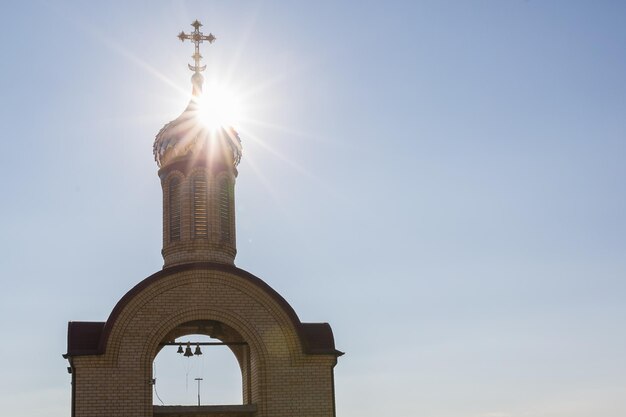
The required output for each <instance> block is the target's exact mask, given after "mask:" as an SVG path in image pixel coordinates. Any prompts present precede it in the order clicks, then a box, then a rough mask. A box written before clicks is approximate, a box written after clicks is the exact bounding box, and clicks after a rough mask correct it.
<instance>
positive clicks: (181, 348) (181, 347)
mask: <svg viewBox="0 0 626 417" xmlns="http://www.w3.org/2000/svg"><path fill="white" fill-rule="evenodd" d="M176 353H183V345H181V344H180V343H179V344H178V350H177V351H176Z"/></svg>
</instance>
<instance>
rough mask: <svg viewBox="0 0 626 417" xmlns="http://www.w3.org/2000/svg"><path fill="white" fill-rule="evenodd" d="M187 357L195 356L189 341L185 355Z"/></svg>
mask: <svg viewBox="0 0 626 417" xmlns="http://www.w3.org/2000/svg"><path fill="white" fill-rule="evenodd" d="M184 356H185V357H186V358H188V357H190V356H193V353H191V346H189V342H187V347H186V348H185V355H184Z"/></svg>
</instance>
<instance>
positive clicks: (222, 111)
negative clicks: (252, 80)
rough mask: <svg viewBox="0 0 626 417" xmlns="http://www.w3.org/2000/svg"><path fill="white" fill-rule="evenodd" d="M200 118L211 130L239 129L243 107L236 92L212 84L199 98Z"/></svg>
mask: <svg viewBox="0 0 626 417" xmlns="http://www.w3.org/2000/svg"><path fill="white" fill-rule="evenodd" d="M198 118H199V119H200V122H201V123H202V124H203V125H204V126H205V127H206V128H208V129H210V130H218V129H220V128H223V127H224V128H225V127H233V128H235V129H236V128H237V127H238V126H239V124H240V123H241V121H242V118H243V106H242V104H241V100H240V99H239V95H238V94H237V93H236V91H235V90H234V89H233V88H232V87H229V86H227V85H225V84H220V83H219V82H217V81H215V82H211V83H208V84H207V85H205V86H204V88H203V93H202V95H201V96H200V97H199V98H198Z"/></svg>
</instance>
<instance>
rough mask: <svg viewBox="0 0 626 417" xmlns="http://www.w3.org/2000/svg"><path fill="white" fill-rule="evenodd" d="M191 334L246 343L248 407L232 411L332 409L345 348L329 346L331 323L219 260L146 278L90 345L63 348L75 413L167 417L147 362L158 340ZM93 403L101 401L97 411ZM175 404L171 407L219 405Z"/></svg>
mask: <svg viewBox="0 0 626 417" xmlns="http://www.w3.org/2000/svg"><path fill="white" fill-rule="evenodd" d="M217 325H219V326H218V327H221V329H217V328H216V326H217ZM73 327H76V328H75V329H74V330H72V329H73ZM82 327H83V326H80V325H78V324H77V325H76V326H72V325H71V326H70V339H74V340H78V339H79V334H80V329H81V328H82ZM196 332H197V333H199V334H208V335H211V336H213V335H215V336H218V337H220V338H222V339H223V340H225V341H236V342H244V343H245V345H243V344H242V345H233V348H232V350H233V353H234V354H235V356H236V358H237V360H238V361H239V363H240V369H241V370H242V375H243V376H244V377H243V378H242V381H245V382H244V383H243V387H242V392H243V393H244V394H243V398H244V404H243V406H246V407H247V408H244V409H241V410H230V411H229V412H245V413H248V414H241V415H254V416H259V417H266V416H272V417H275V416H276V417H279V416H280V417H292V416H309V415H310V416H313V415H315V416H327V417H332V416H333V415H334V404H333V397H334V392H333V390H334V388H333V378H332V368H333V367H334V365H335V364H336V358H337V356H338V355H340V354H341V352H338V351H337V350H335V349H334V344H333V341H332V333H331V332H330V327H329V326H328V325H327V324H303V323H301V322H300V321H299V319H298V317H297V316H296V315H295V312H294V311H293V309H292V308H291V307H290V306H289V304H287V303H286V301H285V300H284V299H283V298H282V297H280V295H278V294H277V293H276V292H275V291H273V290H272V289H271V288H270V287H269V286H267V284H265V283H264V282H263V281H261V280H260V279H258V278H256V277H254V276H253V275H251V274H249V273H247V272H245V271H242V270H240V269H238V268H235V267H232V266H225V265H217V264H186V265H184V266H179V267H172V268H168V269H165V270H163V271H161V272H159V273H157V274H154V275H153V276H151V277H149V278H147V279H146V280H144V281H143V282H142V283H140V284H138V285H137V286H136V287H135V288H133V289H132V290H131V291H129V293H127V294H126V295H125V296H124V297H123V298H122V299H121V300H120V302H119V303H118V305H117V306H116V307H115V308H114V310H113V312H112V313H111V316H110V317H109V320H108V321H107V322H106V324H104V325H102V326H101V327H100V330H99V334H98V335H97V343H94V344H93V349H92V350H89V351H84V350H83V351H82V352H80V351H77V350H74V349H72V348H70V349H69V350H70V351H69V352H68V353H70V354H69V355H68V356H70V360H71V363H72V366H73V368H74V369H75V372H74V378H75V389H76V390H77V391H76V395H75V396H74V401H75V407H76V414H75V415H78V416H82V415H85V416H86V415H89V416H102V417H104V416H106V417H112V416H120V417H122V416H124V417H126V416H129V415H133V416H145V417H150V416H153V415H157V414H158V415H163V414H159V413H160V412H161V411H163V410H157V411H155V409H154V407H153V405H152V386H151V380H152V377H153V376H152V362H153V360H154V358H155V356H156V355H157V353H158V352H159V350H160V349H161V348H162V344H163V343H167V342H168V341H169V340H171V339H172V338H175V337H176V336H177V335H182V334H186V333H196ZM212 333H213V334H212ZM71 345H72V341H71V340H70V346H71ZM94 402H99V404H100V405H99V406H98V408H97V411H95V412H94ZM174 411H175V412H174ZM174 411H172V413H173V414H170V415H183V414H186V415H195V416H200V415H220V413H222V414H223V413H224V412H225V411H224V410H223V409H211V410H209V409H202V410H193V409H191V408H187V409H186V410H174ZM198 413H200V414H198ZM212 413H216V414H212ZM231 415H232V414H231Z"/></svg>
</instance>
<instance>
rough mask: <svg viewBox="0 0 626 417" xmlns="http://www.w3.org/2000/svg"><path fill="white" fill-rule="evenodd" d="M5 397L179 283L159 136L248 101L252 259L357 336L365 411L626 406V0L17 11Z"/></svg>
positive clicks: (257, 268) (3, 31)
mask: <svg viewBox="0 0 626 417" xmlns="http://www.w3.org/2000/svg"><path fill="white" fill-rule="evenodd" d="M0 10H2V15H3V16H4V17H5V19H3V24H2V27H0V43H1V46H2V52H3V54H2V59H1V60H0V92H1V95H0V96H1V97H2V98H1V100H0V123H1V124H2V127H3V133H2V135H1V137H2V145H3V146H2V147H3V152H2V153H1V154H0V170H1V174H2V178H3V180H4V181H3V183H4V191H3V193H2V196H3V198H2V204H1V205H0V210H1V212H0V230H1V231H2V233H1V234H0V253H2V259H1V262H0V279H2V284H3V291H2V292H0V325H1V328H2V330H3V334H4V335H5V341H4V343H2V347H0V353H2V357H3V358H4V362H5V363H4V364H3V366H2V369H3V371H2V375H3V378H2V379H1V380H0V401H1V403H2V404H3V409H4V410H5V413H6V414H7V415H18V414H19V415H22V416H44V415H45V416H46V417H51V416H52V417H56V416H67V415H69V412H70V411H69V404H70V403H69V397H70V385H69V382H70V377H69V375H68V374H67V373H66V371H65V366H66V363H65V362H64V361H63V359H62V358H61V356H60V355H61V353H64V352H65V338H66V323H67V321H69V320H105V319H106V318H107V316H108V314H109V313H110V311H111V309H112V308H113V306H114V305H115V303H116V302H117V301H118V300H119V298H120V297H121V296H122V295H123V294H124V293H125V292H126V291H127V290H128V289H130V288H131V287H132V286H133V285H135V284H136V283H137V282H139V281H140V280H141V279H143V278H145V277H146V276H148V275H150V274H151V273H153V272H155V271H157V270H159V269H160V268H161V266H162V259H161V256H160V252H159V251H160V248H161V190H160V185H159V181H158V177H157V175H156V171H157V167H156V164H155V163H154V161H153V157H152V142H153V140H154V136H155V135H156V133H157V132H158V130H159V129H160V128H161V127H162V126H163V124H165V123H166V122H168V121H169V120H172V119H173V118H175V117H176V116H177V115H178V114H179V113H180V112H181V111H182V110H183V108H184V107H185V105H186V103H187V100H188V98H187V94H188V92H189V90H190V83H189V76H190V72H189V71H188V70H187V68H186V65H187V62H190V58H189V56H190V55H191V53H192V49H191V48H190V46H189V44H181V43H180V41H179V40H178V39H177V38H176V35H177V34H178V33H179V32H180V31H181V30H185V31H188V30H189V29H190V26H189V23H191V21H193V20H194V19H196V18H198V19H200V20H201V21H202V22H203V23H204V25H205V26H204V30H205V31H206V32H212V33H213V34H215V35H216V36H217V38H218V39H217V42H216V43H215V44H213V45H211V46H210V47H209V48H205V49H204V50H203V55H204V56H205V58H206V61H207V64H208V69H207V74H212V76H216V77H219V78H220V79H222V80H224V82H226V81H228V82H229V83H230V84H231V85H232V86H233V88H234V89H235V90H237V91H239V92H240V93H241V94H243V96H244V97H245V107H246V115H247V116H248V117H247V119H246V120H245V121H242V124H241V126H240V130H241V136H242V141H243V146H244V156H243V159H242V163H241V165H240V169H239V177H238V180H237V186H236V203H237V238H238V251H239V252H238V255H237V260H236V263H237V265H238V266H239V267H241V268H244V269H246V270H248V271H250V272H252V273H253V274H255V275H257V276H259V277H261V278H262V279H264V280H265V281H266V282H268V283H269V284H270V285H271V286H272V287H273V288H275V289H276V290H277V291H278V292H279V293H281V294H282V295H283V296H284V297H285V298H286V299H287V300H288V301H289V302H290V303H291V304H292V306H293V307H294V309H295V310H296V311H297V312H298V314H299V316H300V318H301V319H302V320H303V321H328V322H330V323H331V324H332V326H333V329H334V332H335V339H336V343H337V347H338V348H339V349H340V350H343V351H346V352H347V354H346V355H345V356H344V357H342V358H340V360H339V364H338V366H337V367H336V368H335V377H336V385H337V411H338V416H342V417H352V416H359V417H368V416H378V415H398V416H421V415H423V416H429V417H453V416H454V417H565V416H567V417H576V416H585V417H586V416H590V415H601V416H603V417H618V416H619V417H621V416H624V415H626V376H625V375H626V356H625V355H624V352H625V351H626V332H624V327H625V325H626V303H625V302H624V300H625V296H626V190H625V187H624V181H623V178H624V177H625V176H626V164H625V163H624V160H625V157H626V117H625V115H626V76H625V75H624V74H626V54H625V52H624V51H625V50H624V45H626V26H625V25H624V24H623V22H624V19H625V18H626V4H625V3H623V2H619V1H594V2H591V1H586V2H585V1H536V0H530V1H513V0H511V1H416V2H394V1H390V2H370V1H359V2H349V1H345V2H330V1H328V2H324V1H321V2H298V3H296V2H287V1H282V2H281V1H229V2H209V1H172V2H166V1H159V2H153V1H143V2H141V1H136V2H132V3H131V4H128V2H98V3H96V2H78V1H74V2H71V1H59V2H55V3H51V2H36V1H30V2H13V3H11V4H8V3H7V4H3V5H2V6H1V9H0Z"/></svg>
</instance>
